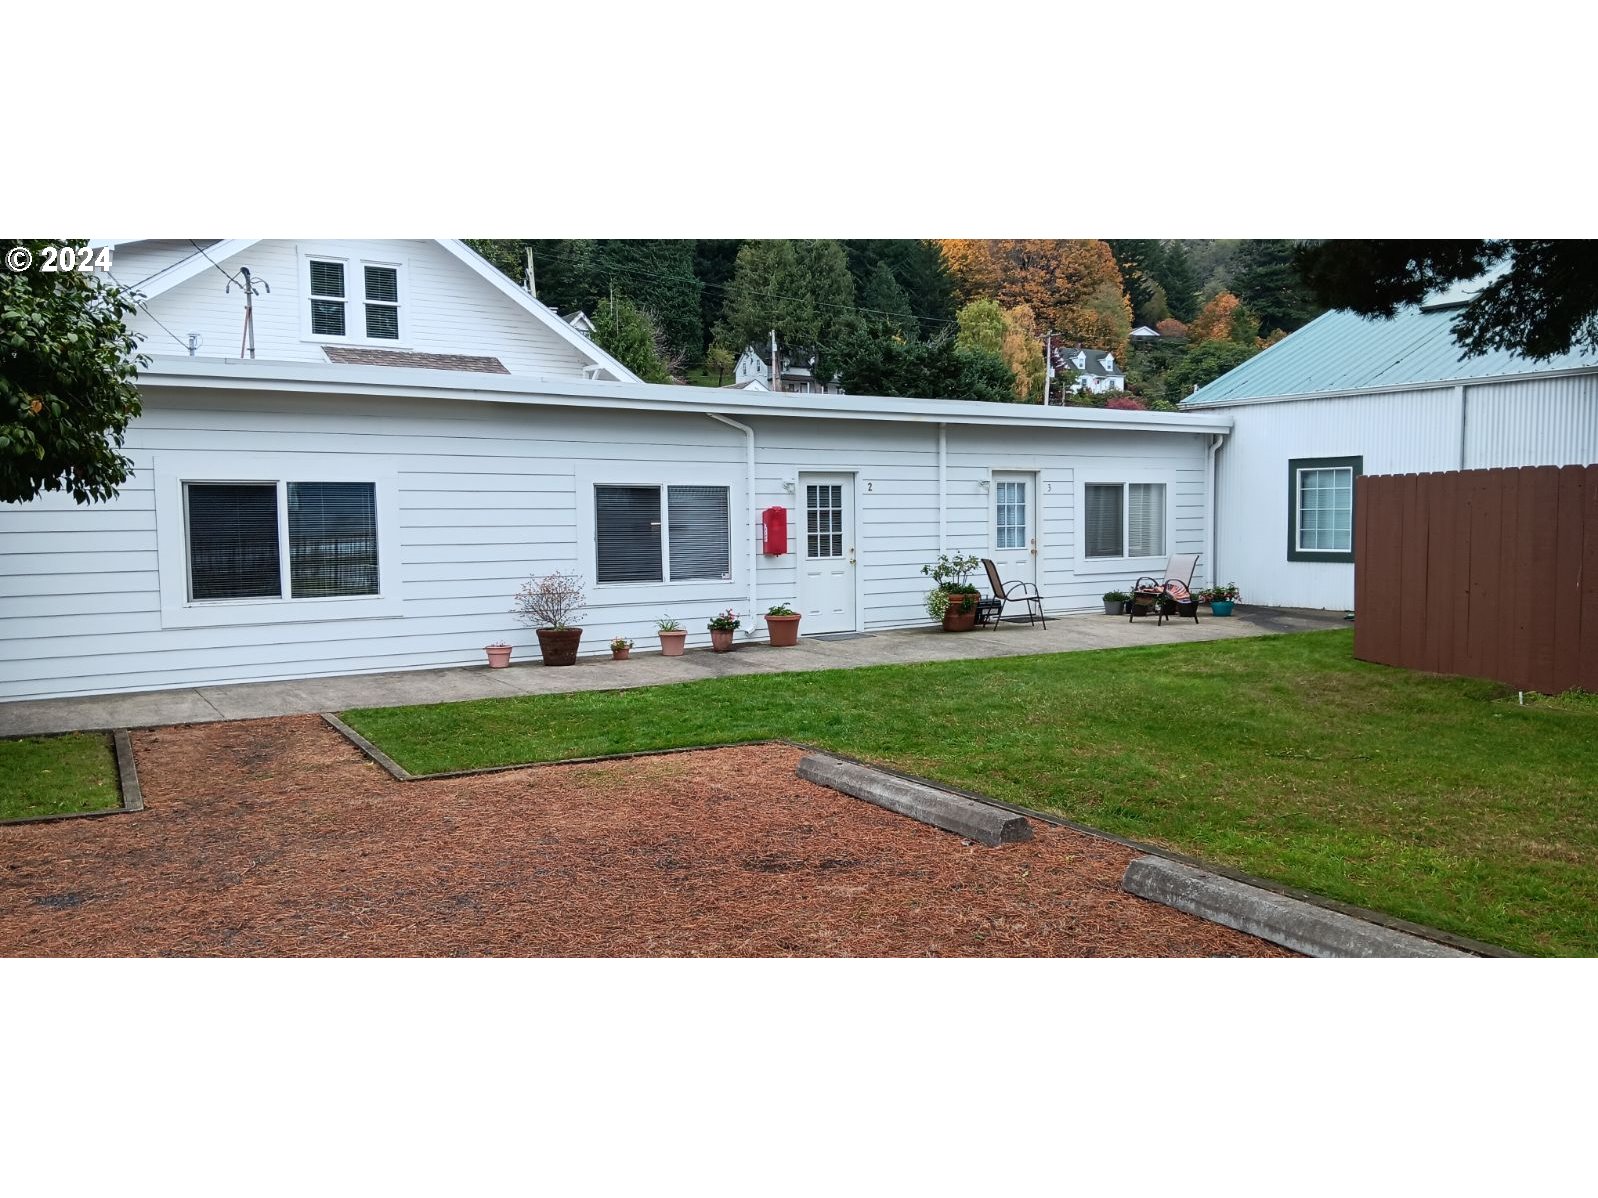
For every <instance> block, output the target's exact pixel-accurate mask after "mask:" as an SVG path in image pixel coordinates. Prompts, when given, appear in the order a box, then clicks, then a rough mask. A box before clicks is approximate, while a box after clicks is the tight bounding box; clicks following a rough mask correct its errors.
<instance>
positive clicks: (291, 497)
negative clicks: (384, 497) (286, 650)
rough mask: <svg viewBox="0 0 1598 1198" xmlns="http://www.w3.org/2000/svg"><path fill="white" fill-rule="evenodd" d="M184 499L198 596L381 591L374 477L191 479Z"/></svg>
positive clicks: (192, 594)
mask: <svg viewBox="0 0 1598 1198" xmlns="http://www.w3.org/2000/svg"><path fill="white" fill-rule="evenodd" d="M184 503H185V508H186V513H187V518H186V526H187V534H188V536H187V553H188V572H189V594H188V598H189V599H190V601H192V602H204V601H207V600H225V599H325V598H330V597H336V596H352V595H376V594H378V592H379V584H378V578H379V575H378V553H377V487H376V484H374V483H348V482H340V483H317V482H291V483H282V482H250V483H213V482H191V483H187V484H185V486H184ZM280 513H286V519H283V518H280ZM285 537H286V539H287V542H288V548H287V551H286V552H285V551H284V548H283V542H284V539H285ZM285 559H286V560H287V562H288V566H289V568H288V575H287V577H286V578H285V577H284V571H283V564H284V561H285Z"/></svg>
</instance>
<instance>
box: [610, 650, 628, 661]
mask: <svg viewBox="0 0 1598 1198" xmlns="http://www.w3.org/2000/svg"><path fill="white" fill-rule="evenodd" d="M632 652H633V651H632V650H631V649H612V650H611V651H610V660H611V661H626V660H627V659H628V658H629V657H631V656H632Z"/></svg>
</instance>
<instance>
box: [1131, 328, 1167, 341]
mask: <svg viewBox="0 0 1598 1198" xmlns="http://www.w3.org/2000/svg"><path fill="white" fill-rule="evenodd" d="M1159 339H1160V331H1159V329H1151V328H1149V326H1148V325H1146V324H1140V325H1138V326H1137V328H1135V329H1133V330H1132V340H1133V341H1158V340H1159Z"/></svg>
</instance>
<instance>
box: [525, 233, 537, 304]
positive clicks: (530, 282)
mask: <svg viewBox="0 0 1598 1198" xmlns="http://www.w3.org/2000/svg"><path fill="white" fill-rule="evenodd" d="M527 294H528V295H530V296H532V297H533V298H534V299H537V298H538V279H537V277H536V276H535V275H534V274H533V247H532V246H528V247H527Z"/></svg>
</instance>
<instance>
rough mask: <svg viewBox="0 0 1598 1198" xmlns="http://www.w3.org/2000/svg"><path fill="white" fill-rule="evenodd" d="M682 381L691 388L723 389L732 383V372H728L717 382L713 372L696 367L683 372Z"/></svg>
mask: <svg viewBox="0 0 1598 1198" xmlns="http://www.w3.org/2000/svg"><path fill="white" fill-rule="evenodd" d="M682 377H683V381H684V382H686V383H687V384H688V385H689V386H691V387H725V386H726V385H727V384H728V383H730V382H732V381H733V377H732V371H730V370H728V371H726V372H725V373H723V374H722V375H721V378H720V381H717V378H716V372H715V371H714V370H706V369H705V368H704V367H703V366H696V367H695V368H694V369H692V370H685V371H683V375H682Z"/></svg>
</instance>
